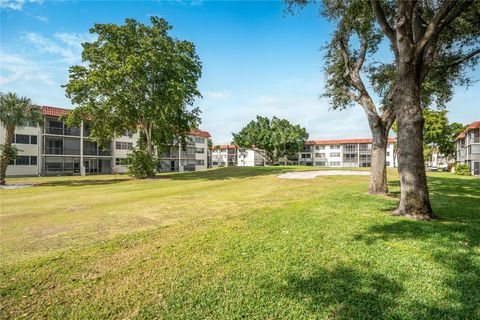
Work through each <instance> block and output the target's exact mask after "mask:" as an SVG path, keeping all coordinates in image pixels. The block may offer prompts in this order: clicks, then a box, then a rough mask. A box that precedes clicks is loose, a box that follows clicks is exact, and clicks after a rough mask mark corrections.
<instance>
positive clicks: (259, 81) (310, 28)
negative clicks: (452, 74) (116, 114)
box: [0, 0, 480, 144]
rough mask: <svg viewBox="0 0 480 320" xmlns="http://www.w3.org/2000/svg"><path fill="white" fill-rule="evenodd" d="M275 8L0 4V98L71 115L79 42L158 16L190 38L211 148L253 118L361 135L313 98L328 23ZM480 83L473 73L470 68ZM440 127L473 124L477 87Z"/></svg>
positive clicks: (479, 115) (347, 117) (363, 123)
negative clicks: (22, 99)
mask: <svg viewBox="0 0 480 320" xmlns="http://www.w3.org/2000/svg"><path fill="white" fill-rule="evenodd" d="M285 8H286V6H285V4H284V3H282V2H280V1H262V2H254V1H238V2H234V1H201V0H193V1H181V0H178V1H135V2H129V1H102V2H100V1H42V0H14V1H9V0H0V13H1V21H0V26H1V30H0V91H1V92H10V91H12V92H16V93H17V94H18V95H21V96H27V97H29V98H31V99H32V101H33V103H35V104H38V105H49V106H54V107H61V108H69V109H70V108H73V107H74V105H72V103H71V102H70V101H69V100H68V99H67V98H66V97H65V91H64V89H63V88H62V87H61V86H62V85H63V84H66V83H67V81H68V68H69V67H70V66H72V65H77V64H80V63H81V51H82V47H81V45H80V44H81V43H82V42H85V41H92V40H93V39H94V38H95V37H94V35H92V34H90V33H89V29H90V28H91V27H92V26H93V25H94V24H95V23H115V24H123V23H124V20H125V18H134V19H136V20H138V21H141V22H144V23H148V22H149V17H150V16H152V15H155V16H159V17H163V18H165V19H166V20H167V21H168V22H169V23H170V24H171V25H172V26H173V30H172V31H171V34H172V35H173V36H174V37H177V38H179V39H182V40H189V41H192V42H193V43H194V44H195V45H196V48H197V53H198V55H199V57H200V59H201V61H202V65H203V70H202V78H201V79H200V81H199V83H198V85H199V88H200V91H201V93H202V95H203V99H199V100H198V101H196V103H195V106H198V107H200V109H201V110H202V114H201V118H202V123H201V125H200V128H201V129H202V130H206V131H209V132H210V134H211V135H212V139H213V143H214V144H224V143H230V142H231V139H232V136H231V133H232V132H237V131H239V130H240V129H241V128H242V127H244V126H245V125H246V124H247V123H248V122H249V121H251V120H253V119H254V118H255V117H256V115H261V116H268V117H271V116H274V115H275V116H277V117H280V118H285V119H288V120H289V121H291V122H292V123H295V124H300V125H302V126H304V127H305V128H306V129H307V131H308V132H309V134H310V139H314V140H319V139H340V138H359V137H370V136H371V134H370V130H369V128H368V123H367V119H366V116H365V114H364V113H363V111H362V110H361V108H360V107H359V106H353V107H352V108H349V109H347V110H343V111H334V110H331V108H330V105H329V102H328V100H326V99H324V98H320V95H321V94H322V93H323V92H324V91H323V84H324V75H323V66H324V61H323V57H322V56H323V53H322V47H323V46H324V45H325V44H326V43H327V42H328V40H329V37H330V35H331V33H332V32H333V29H334V25H332V24H331V23H329V22H327V21H325V19H323V18H322V17H320V16H319V14H318V13H319V8H318V7H315V6H311V7H307V8H305V9H303V10H298V11H297V12H296V13H295V15H291V14H288V13H285ZM471 74H472V78H473V79H474V80H477V81H478V80H480V68H479V69H477V70H475V71H472V73H471ZM447 109H448V110H449V114H448V116H449V119H450V121H456V122H461V123H465V124H467V123H471V122H473V121H474V120H480V83H478V82H477V83H475V84H474V85H473V86H472V87H470V88H468V90H467V89H466V88H464V87H458V88H456V90H455V96H454V98H453V99H452V101H451V102H450V103H448V105H447Z"/></svg>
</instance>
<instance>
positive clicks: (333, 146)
mask: <svg viewBox="0 0 480 320" xmlns="http://www.w3.org/2000/svg"><path fill="white" fill-rule="evenodd" d="M330 149H340V145H339V144H331V145H330Z"/></svg>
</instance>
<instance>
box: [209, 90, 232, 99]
mask: <svg viewBox="0 0 480 320" xmlns="http://www.w3.org/2000/svg"><path fill="white" fill-rule="evenodd" d="M231 96H232V93H231V92H230V91H228V90H224V91H207V92H205V93H203V97H204V98H205V99H209V100H226V99H229V98H230V97H231Z"/></svg>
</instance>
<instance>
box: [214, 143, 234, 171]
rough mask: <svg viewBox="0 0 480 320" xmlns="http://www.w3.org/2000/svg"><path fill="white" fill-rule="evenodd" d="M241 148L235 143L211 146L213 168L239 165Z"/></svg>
mask: <svg viewBox="0 0 480 320" xmlns="http://www.w3.org/2000/svg"><path fill="white" fill-rule="evenodd" d="M238 151H239V148H238V147H237V146H235V145H233V144H225V145H219V146H213V147H211V153H212V155H211V161H212V168H215V167H234V166H237V165H238Z"/></svg>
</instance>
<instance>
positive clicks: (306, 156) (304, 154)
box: [302, 153, 311, 159]
mask: <svg viewBox="0 0 480 320" xmlns="http://www.w3.org/2000/svg"><path fill="white" fill-rule="evenodd" d="M310 157H311V155H310V153H302V159H307V158H310Z"/></svg>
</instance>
